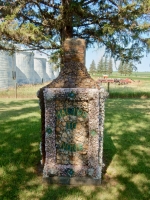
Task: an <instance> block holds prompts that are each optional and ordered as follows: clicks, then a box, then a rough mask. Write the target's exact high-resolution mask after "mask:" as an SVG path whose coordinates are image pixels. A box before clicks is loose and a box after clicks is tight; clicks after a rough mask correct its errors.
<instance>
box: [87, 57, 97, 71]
mask: <svg viewBox="0 0 150 200" xmlns="http://www.w3.org/2000/svg"><path fill="white" fill-rule="evenodd" d="M96 71H97V70H96V65H95V61H94V60H92V63H91V65H90V69H89V72H90V73H91V74H94V73H96Z"/></svg>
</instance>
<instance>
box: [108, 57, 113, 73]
mask: <svg viewBox="0 0 150 200" xmlns="http://www.w3.org/2000/svg"><path fill="white" fill-rule="evenodd" d="M112 73H113V63H112V59H111V58H110V59H109V62H108V74H109V75H110V74H112Z"/></svg>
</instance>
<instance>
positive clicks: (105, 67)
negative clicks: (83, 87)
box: [89, 57, 113, 75]
mask: <svg viewBox="0 0 150 200" xmlns="http://www.w3.org/2000/svg"><path fill="white" fill-rule="evenodd" d="M89 72H90V73H91V74H94V73H97V74H109V75H110V74H112V72H113V62H112V59H111V58H108V57H102V58H101V59H100V61H99V62H98V64H97V66H96V64H95V61H94V60H93V61H92V63H91V65H90V69H89Z"/></svg>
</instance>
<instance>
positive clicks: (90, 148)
mask: <svg viewBox="0 0 150 200" xmlns="http://www.w3.org/2000/svg"><path fill="white" fill-rule="evenodd" d="M85 48H86V45H85V41H84V40H83V39H67V40H66V41H65V42H64V45H63V49H64V55H63V63H64V66H63V67H62V69H61V72H60V74H59V76H58V78H56V79H55V80H54V81H53V82H51V83H50V84H49V85H47V86H46V87H44V88H41V89H40V91H39V92H38V97H39V98H40V105H41V117H42V119H41V121H42V145H41V149H42V157H43V158H44V159H43V160H42V164H43V165H44V169H43V177H44V179H46V180H48V181H50V182H51V183H60V184H75V185H80V184H82V185H83V184H85V185H89V184H92V185H98V184H100V183H101V176H102V166H103V161H102V157H103V156H102V154H103V125H104V101H105V97H106V92H105V91H104V89H103V88H100V87H99V86H98V85H97V84H96V82H95V81H94V80H93V79H92V78H91V77H90V75H89V74H88V72H87V70H86V67H85Z"/></svg>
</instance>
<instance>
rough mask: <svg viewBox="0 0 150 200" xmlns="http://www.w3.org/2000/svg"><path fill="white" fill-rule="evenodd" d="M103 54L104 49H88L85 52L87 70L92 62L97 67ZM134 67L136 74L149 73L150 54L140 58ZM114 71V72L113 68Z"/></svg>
mask: <svg viewBox="0 0 150 200" xmlns="http://www.w3.org/2000/svg"><path fill="white" fill-rule="evenodd" d="M103 54H104V49H97V48H89V49H88V50H87V51H86V67H87V69H89V67H90V64H91V63H92V60H94V61H95V63H96V65H97V64H98V62H99V60H100V59H101V57H102V56H103ZM136 67H137V68H138V69H137V71H138V72H150V54H148V55H147V57H146V56H144V58H142V60H141V64H136ZM114 71H116V69H115V67H114Z"/></svg>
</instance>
